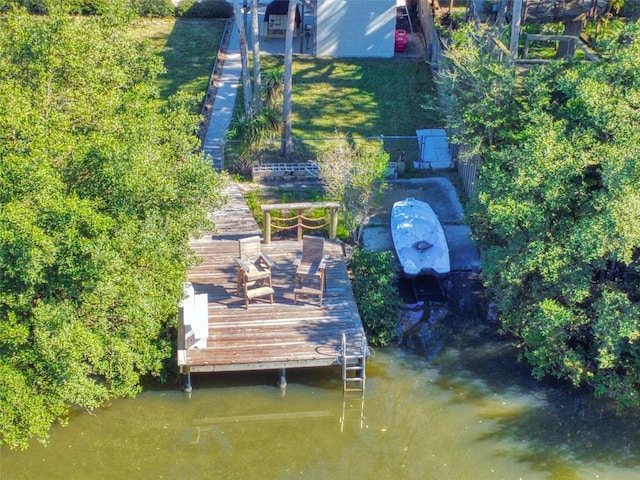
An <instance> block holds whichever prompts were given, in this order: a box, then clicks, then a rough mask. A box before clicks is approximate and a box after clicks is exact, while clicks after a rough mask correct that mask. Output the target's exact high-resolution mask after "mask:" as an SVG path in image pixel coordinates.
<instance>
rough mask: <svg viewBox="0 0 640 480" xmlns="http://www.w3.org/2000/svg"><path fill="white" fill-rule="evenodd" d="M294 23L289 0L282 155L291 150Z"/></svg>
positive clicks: (285, 45) (285, 46)
mask: <svg viewBox="0 0 640 480" xmlns="http://www.w3.org/2000/svg"><path fill="white" fill-rule="evenodd" d="M295 25H296V0H289V11H288V22H287V32H286V36H285V40H284V92H283V96H284V100H283V102H282V149H281V153H282V156H283V157H285V158H286V159H288V158H289V157H290V156H291V152H292V150H293V138H292V132H291V91H292V89H293V31H294V29H295Z"/></svg>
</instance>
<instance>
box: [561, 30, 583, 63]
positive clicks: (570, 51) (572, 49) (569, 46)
mask: <svg viewBox="0 0 640 480" xmlns="http://www.w3.org/2000/svg"><path fill="white" fill-rule="evenodd" d="M580 33H582V20H567V21H565V22H564V32H563V35H571V36H572V37H579V36H580ZM576 42H577V40H575V41H569V40H567V41H564V42H559V44H558V51H557V52H556V58H557V59H560V58H571V57H573V56H574V55H575V53H576Z"/></svg>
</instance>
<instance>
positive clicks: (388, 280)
mask: <svg viewBox="0 0 640 480" xmlns="http://www.w3.org/2000/svg"><path fill="white" fill-rule="evenodd" d="M349 266H350V268H351V272H352V274H353V280H352V283H353V293H354V296H355V299H356V304H357V305H358V310H359V311H360V316H361V317H362V321H363V322H364V328H365V330H366V331H367V337H368V339H369V343H371V344H372V345H388V344H389V343H390V342H391V341H392V340H393V339H394V338H395V335H396V327H397V324H398V319H399V317H400V293H399V292H398V289H397V288H396V286H395V285H394V280H395V276H396V271H395V268H394V266H393V254H392V253H391V252H390V251H386V252H372V251H369V250H363V249H359V248H358V249H355V250H354V252H353V257H352V258H351V262H350V264H349Z"/></svg>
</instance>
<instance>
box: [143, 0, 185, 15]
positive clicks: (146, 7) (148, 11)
mask: <svg viewBox="0 0 640 480" xmlns="http://www.w3.org/2000/svg"><path fill="white" fill-rule="evenodd" d="M133 2H134V8H136V10H137V12H138V15H140V16H141V17H160V18H163V17H173V16H174V15H175V13H176V8H175V6H174V5H173V3H172V2H171V0H133Z"/></svg>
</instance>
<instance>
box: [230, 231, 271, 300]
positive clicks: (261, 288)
mask: <svg viewBox="0 0 640 480" xmlns="http://www.w3.org/2000/svg"><path fill="white" fill-rule="evenodd" d="M238 245H239V255H238V256H237V257H236V258H235V261H236V264H237V265H238V284H237V294H238V295H241V293H240V292H242V295H243V297H244V306H245V308H249V301H250V300H251V299H252V298H258V297H265V296H267V295H268V296H269V301H270V303H273V292H274V291H273V285H272V284H271V267H273V266H274V265H275V264H274V263H273V261H272V260H271V259H270V258H269V257H268V256H267V254H265V253H262V252H261V251H260V237H258V236H257V235H256V236H253V237H247V238H242V239H240V240H238Z"/></svg>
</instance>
